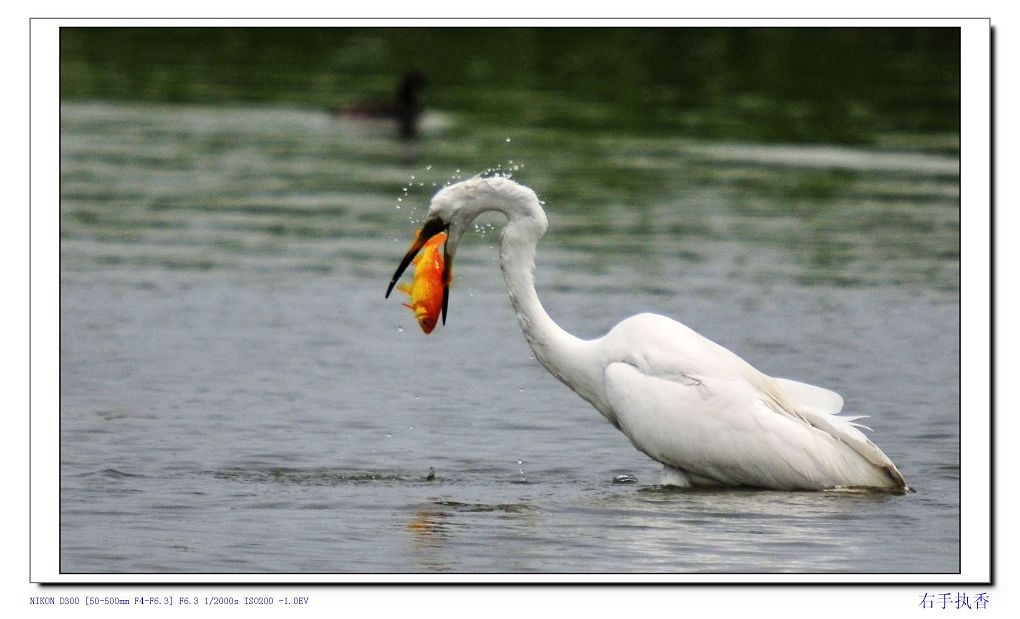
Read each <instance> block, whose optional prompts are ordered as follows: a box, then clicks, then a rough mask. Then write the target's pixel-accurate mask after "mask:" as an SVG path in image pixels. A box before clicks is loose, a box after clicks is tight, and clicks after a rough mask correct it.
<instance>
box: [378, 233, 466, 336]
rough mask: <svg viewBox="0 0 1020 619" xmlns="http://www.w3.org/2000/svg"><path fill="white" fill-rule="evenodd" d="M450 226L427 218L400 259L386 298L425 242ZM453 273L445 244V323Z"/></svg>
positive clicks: (451, 260) (387, 289) (451, 259)
mask: <svg viewBox="0 0 1020 619" xmlns="http://www.w3.org/2000/svg"><path fill="white" fill-rule="evenodd" d="M449 227H450V225H449V224H444V223H443V222H442V221H441V220H439V219H426V220H425V223H424V224H423V225H422V227H421V230H419V231H418V236H417V237H416V238H415V239H414V242H413V243H411V247H410V248H409V249H408V250H407V253H406V254H404V258H403V259H402V260H401V261H400V265H399V266H397V270H396V271H394V273H393V279H391V280H390V285H389V286H388V287H387V288H386V298H389V296H390V293H391V292H393V287H394V286H396V285H397V280H398V279H400V276H401V275H403V274H404V271H406V270H407V265H409V264H411V261H412V260H414V257H415V256H417V255H418V252H419V251H421V248H422V247H424V246H425V243H427V242H428V240H429V239H431V238H432V237H434V236H435V235H437V234H439V233H440V232H445V231H446V230H448V229H449ZM452 273H453V256H451V255H450V254H449V253H448V252H447V247H446V245H445V244H444V245H443V324H444V325H445V324H446V308H447V306H448V305H449V302H450V280H451V274H452Z"/></svg>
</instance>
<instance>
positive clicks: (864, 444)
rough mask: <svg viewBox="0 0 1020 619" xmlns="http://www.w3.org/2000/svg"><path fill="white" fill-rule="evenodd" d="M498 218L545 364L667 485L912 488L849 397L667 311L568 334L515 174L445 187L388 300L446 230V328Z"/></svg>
mask: <svg viewBox="0 0 1020 619" xmlns="http://www.w3.org/2000/svg"><path fill="white" fill-rule="evenodd" d="M486 211H496V212H499V213H502V214H503V215H505V216H506V219H507V223H506V225H505V226H504V228H503V231H502V233H501V234H500V237H499V256H500V267H501V268H502V271H503V279H504V281H505V282H506V286H507V292H508V293H509V296H510V304H511V305H512V306H513V309H514V311H515V313H516V314H517V319H518V322H519V323H520V327H521V330H522V331H523V332H524V336H525V338H526V339H527V340H528V344H530V345H531V349H532V350H533V351H534V353H535V358H536V359H538V361H539V362H540V363H541V364H542V365H543V366H545V368H546V369H547V370H549V372H551V373H552V374H553V375H554V376H555V377H556V378H558V379H559V380H561V381H562V382H563V383H565V384H566V385H567V386H568V387H570V388H571V389H573V390H574V391H575V392H576V393H577V394H578V395H580V396H581V397H582V398H584V399H585V400H587V401H588V402H590V403H591V404H592V405H593V406H594V407H595V408H596V409H598V411H599V412H600V413H602V414H603V415H604V416H605V417H606V419H608V420H609V422H610V423H612V424H613V426H615V427H616V428H617V429H619V430H620V431H621V432H623V433H624V434H625V435H626V436H627V438H629V439H630V442H631V443H632V444H633V445H634V446H635V447H636V448H637V449H639V450H640V451H642V452H644V453H645V454H647V455H648V456H650V457H651V458H653V459H655V460H657V461H659V462H661V463H662V464H663V465H664V467H665V468H664V470H663V483H666V484H670V485H676V486H751V487H757V488H771V489H776V490H825V489H864V488H867V489H881V490H887V491H892V492H908V491H909V489H908V487H907V483H906V481H905V480H904V478H903V475H901V474H900V472H899V470H897V468H896V465H895V464H893V462H892V460H890V459H889V458H888V457H887V456H886V455H885V454H884V453H883V452H882V450H881V449H879V448H878V447H877V446H876V445H875V444H874V443H872V442H871V441H870V440H869V439H868V438H867V437H866V436H865V435H864V433H862V432H861V431H860V430H859V429H858V428H859V427H863V426H859V425H858V424H856V423H854V420H856V419H859V418H860V417H847V416H839V415H837V413H839V412H840V411H841V410H842V408H843V398H842V397H840V396H839V395H838V394H836V393H833V392H832V391H829V390H828V389H823V388H821V387H816V386H814V385H809V384H805V383H801V382H797V381H793V380H789V379H784V378H773V377H771V376H768V375H766V374H764V373H762V372H760V371H758V370H757V369H755V368H754V367H752V366H751V365H750V364H749V363H747V362H746V361H744V360H743V359H741V358H740V357H738V356H737V355H736V354H734V353H732V352H730V351H729V350H727V349H726V348H723V347H722V346H720V345H719V344H716V343H715V342H713V341H711V340H709V339H707V338H705V337H703V336H701V335H699V334H698V333H696V332H695V331H693V330H692V329H690V328H688V327H686V326H685V325H683V324H681V323H679V322H677V321H675V320H671V319H669V318H666V317H665V316H659V315H657V314H639V315H637V316H632V317H630V318H628V319H626V320H624V321H622V322H620V323H619V324H618V325H616V326H615V327H614V328H613V329H612V330H611V331H610V332H609V333H608V334H607V335H605V336H604V337H601V338H596V339H593V340H582V339H580V338H578V337H575V336H573V335H571V334H570V333H567V332H566V331H564V330H563V329H561V328H560V327H559V325H557V324H556V323H555V322H553V320H552V318H550V317H549V315H548V314H547V313H546V312H545V309H544V308H543V307H542V303H541V302H540V301H539V299H538V294H537V293H536V292H535V276H534V270H535V248H536V246H537V245H538V240H539V239H540V238H541V237H542V235H543V234H545V230H546V227H547V225H548V220H547V219H546V215H545V211H544V210H543V209H542V206H541V202H539V200H538V197H537V196H536V195H535V192H534V191H532V190H531V189H529V188H527V187H524V186H523V185H519V184H517V183H516V182H514V181H513V180H510V179H509V178H505V177H500V176H496V177H480V176H478V177H474V178H471V179H468V180H466V181H462V182H459V183H456V184H454V185H450V186H448V187H445V188H443V189H441V190H440V191H439V192H438V193H437V194H436V195H435V196H434V197H433V198H432V203H431V204H430V205H429V212H428V215H427V216H426V218H425V221H424V222H423V224H422V227H421V230H419V232H418V235H417V237H416V238H415V240H414V242H413V243H412V244H411V247H410V249H409V250H408V252H407V254H406V255H405V256H404V258H403V260H401V262H400V266H399V267H397V270H396V272H395V273H394V274H393V278H392V279H391V280H390V285H389V288H388V289H387V290H386V296H389V294H390V292H391V291H392V290H393V287H394V285H395V284H396V282H397V280H398V279H399V278H400V276H401V274H402V273H403V272H404V270H405V269H406V268H407V266H408V265H409V264H410V263H411V262H412V260H413V259H414V257H415V256H416V255H417V254H418V252H419V251H420V250H421V249H422V247H424V246H425V244H426V243H427V242H428V241H429V239H431V238H433V237H436V236H438V235H440V234H443V233H445V234H446V236H447V239H446V243H445V246H444V249H443V253H444V260H443V268H444V269H445V271H444V275H443V277H442V282H443V285H444V291H443V303H442V313H443V323H444V324H445V323H446V313H447V309H448V305H449V297H450V295H449V290H450V289H449V282H450V277H449V273H450V270H451V269H452V268H453V259H454V256H455V254H456V251H457V245H458V244H459V243H460V240H461V237H462V236H463V234H464V232H466V231H467V230H469V229H470V225H471V222H472V221H474V219H475V218H476V217H478V216H479V215H480V214H482V213H484V212H486Z"/></svg>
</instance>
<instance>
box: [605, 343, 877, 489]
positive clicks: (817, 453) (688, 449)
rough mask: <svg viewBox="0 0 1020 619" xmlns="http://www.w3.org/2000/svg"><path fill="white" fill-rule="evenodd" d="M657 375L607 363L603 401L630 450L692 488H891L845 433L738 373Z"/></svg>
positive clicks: (634, 366)
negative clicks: (685, 477)
mask: <svg viewBox="0 0 1020 619" xmlns="http://www.w3.org/2000/svg"><path fill="white" fill-rule="evenodd" d="M660 365H661V364H660ZM656 369H661V368H656ZM657 374H658V372H657V371H655V370H653V371H652V372H648V371H645V368H640V367H638V366H637V365H634V364H631V363H624V362H618V363H611V364H609V365H608V366H607V368H606V372H605V385H606V393H607V396H608V398H609V402H610V404H611V405H612V407H613V409H614V411H615V413H616V417H617V421H618V423H619V425H620V429H621V430H622V431H623V433H624V434H626V435H627V437H628V438H629V439H630V440H631V442H632V443H633V444H634V446H635V447H637V448H638V449H640V450H641V451H643V452H645V453H646V454H648V455H649V456H651V457H652V458H655V459H656V460H659V461H660V462H663V463H665V464H668V465H670V466H673V467H675V468H678V469H681V470H683V471H684V472H686V473H688V474H690V475H691V476H692V478H693V479H694V480H695V482H696V483H706V482H714V483H718V484H725V485H749V486H759V487H771V488H788V489H819V488H826V487H835V486H890V485H892V483H891V480H890V478H889V475H887V474H886V473H885V471H884V470H883V468H882V467H881V466H877V465H876V464H873V463H872V462H870V458H867V457H862V455H861V454H860V453H858V449H857V447H856V446H853V445H850V444H848V443H847V442H846V441H845V440H843V439H842V438H841V437H840V436H839V434H844V433H845V429H844V428H841V427H840V424H835V423H831V422H830V423H828V424H826V423H824V422H822V421H819V422H818V423H819V425H818V426H816V425H814V424H812V423H809V422H808V421H807V420H806V417H807V416H811V417H814V416H816V415H818V416H821V415H822V414H819V413H814V412H807V413H799V412H795V411H788V410H784V409H782V408H781V407H778V408H777V406H776V402H775V401H774V399H773V398H771V397H770V396H769V395H768V394H766V393H763V392H762V391H761V389H759V387H758V386H757V385H755V384H754V383H753V382H752V381H749V380H746V379H744V378H742V377H740V376H724V375H721V374H713V375H711V376H708V375H698V374H696V373H694V372H688V373H679V372H677V371H675V370H673V371H671V373H670V374H668V375H665V376H663V375H657ZM761 376H762V377H763V378H764V379H765V380H769V379H768V377H765V376H764V375H761ZM824 417H828V418H832V419H838V418H833V417H832V416H831V415H824ZM826 425H827V426H828V427H819V426H826ZM844 425H846V426H847V427H848V428H849V429H850V430H852V431H853V432H855V433H857V434H860V432H859V431H857V430H856V429H854V428H852V427H849V425H848V424H844ZM860 437H863V434H860ZM853 438H854V439H855V442H859V441H857V440H856V439H857V437H853ZM864 440H865V441H867V439H866V438H864ZM868 444H870V441H868ZM872 447H874V446H873V445H872ZM874 449H875V450H876V451H877V448H874ZM878 453H879V454H881V452H880V451H878ZM882 457H883V458H884V454H882ZM884 462H888V458H884ZM889 464H890V465H891V462H889Z"/></svg>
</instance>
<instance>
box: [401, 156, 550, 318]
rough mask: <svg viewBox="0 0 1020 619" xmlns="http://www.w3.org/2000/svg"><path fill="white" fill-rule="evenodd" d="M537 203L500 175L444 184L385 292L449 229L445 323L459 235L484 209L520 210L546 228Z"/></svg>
mask: <svg viewBox="0 0 1020 619" xmlns="http://www.w3.org/2000/svg"><path fill="white" fill-rule="evenodd" d="M538 204H539V202H538V198H537V197H536V196H535V192H533V191H532V190H531V189H528V188H527V187H525V186H524V185H519V184H517V183H515V182H514V181H513V180H511V179H509V178H504V177H500V176H492V177H483V176H475V177H473V178H469V179H467V180H464V181H461V182H459V183H455V184H453V185H449V186H447V187H443V188H442V189H440V190H439V191H438V192H437V193H436V195H434V196H433V197H432V201H431V203H430V204H429V212H428V214H427V215H426V216H425V221H424V222H422V227H421V230H419V232H418V236H417V238H415V239H414V242H412V243H411V247H410V248H409V249H408V250H407V254H405V255H404V258H403V260H401V261H400V265H399V266H398V267H397V270H396V272H395V273H394V274H393V279H391V280H390V286H389V288H387V290H386V296H387V297H389V296H390V292H391V291H392V290H393V287H394V286H395V285H396V283H397V280H398V279H400V276H401V275H403V273H404V270H406V269H407V265H409V264H411V261H412V260H413V259H414V257H415V256H416V255H417V254H418V252H419V251H420V250H421V248H422V247H424V246H425V243H427V242H428V240H429V239H430V238H432V237H434V236H435V235H437V234H439V233H440V232H446V235H447V238H446V243H445V244H444V245H443V261H444V262H443V324H446V308H447V305H448V303H449V300H450V281H451V273H452V272H453V258H454V256H455V255H456V254H457V246H458V245H459V244H460V239H461V237H463V236H464V232H465V231H467V230H468V229H469V227H470V225H471V222H472V221H474V220H475V218H476V217H478V216H479V215H480V214H482V213H483V212H485V211H490V210H496V211H501V212H503V213H504V214H506V215H507V217H508V218H512V217H516V216H518V215H521V214H526V215H528V216H531V217H535V218H538V219H539V220H540V222H541V223H540V225H541V228H542V230H543V231H544V230H545V225H546V220H545V213H544V212H543V211H542V209H541V207H539V206H538Z"/></svg>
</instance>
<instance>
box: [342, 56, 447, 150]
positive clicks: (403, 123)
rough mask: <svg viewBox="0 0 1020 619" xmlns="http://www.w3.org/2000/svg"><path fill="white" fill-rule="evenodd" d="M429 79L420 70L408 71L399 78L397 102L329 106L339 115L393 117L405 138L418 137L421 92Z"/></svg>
mask: <svg viewBox="0 0 1020 619" xmlns="http://www.w3.org/2000/svg"><path fill="white" fill-rule="evenodd" d="M427 82H428V80H427V79H426V78H425V76H424V75H423V74H422V73H420V72H418V71H409V72H407V73H405V74H404V76H403V77H402V78H401V79H400V83H399V85H398V86H397V92H396V97H395V99H394V101H378V100H376V101H372V100H369V101H359V102H356V103H352V104H350V105H348V106H346V107H342V108H341V107H334V108H331V109H330V112H332V113H333V115H334V116H336V117H337V118H358V119H366V120H393V121H396V123H397V134H398V135H399V136H400V138H401V139H402V140H411V139H414V138H415V137H417V136H418V119H419V118H420V117H421V113H422V104H421V93H422V91H423V90H424V89H425V84H426V83H427Z"/></svg>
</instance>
